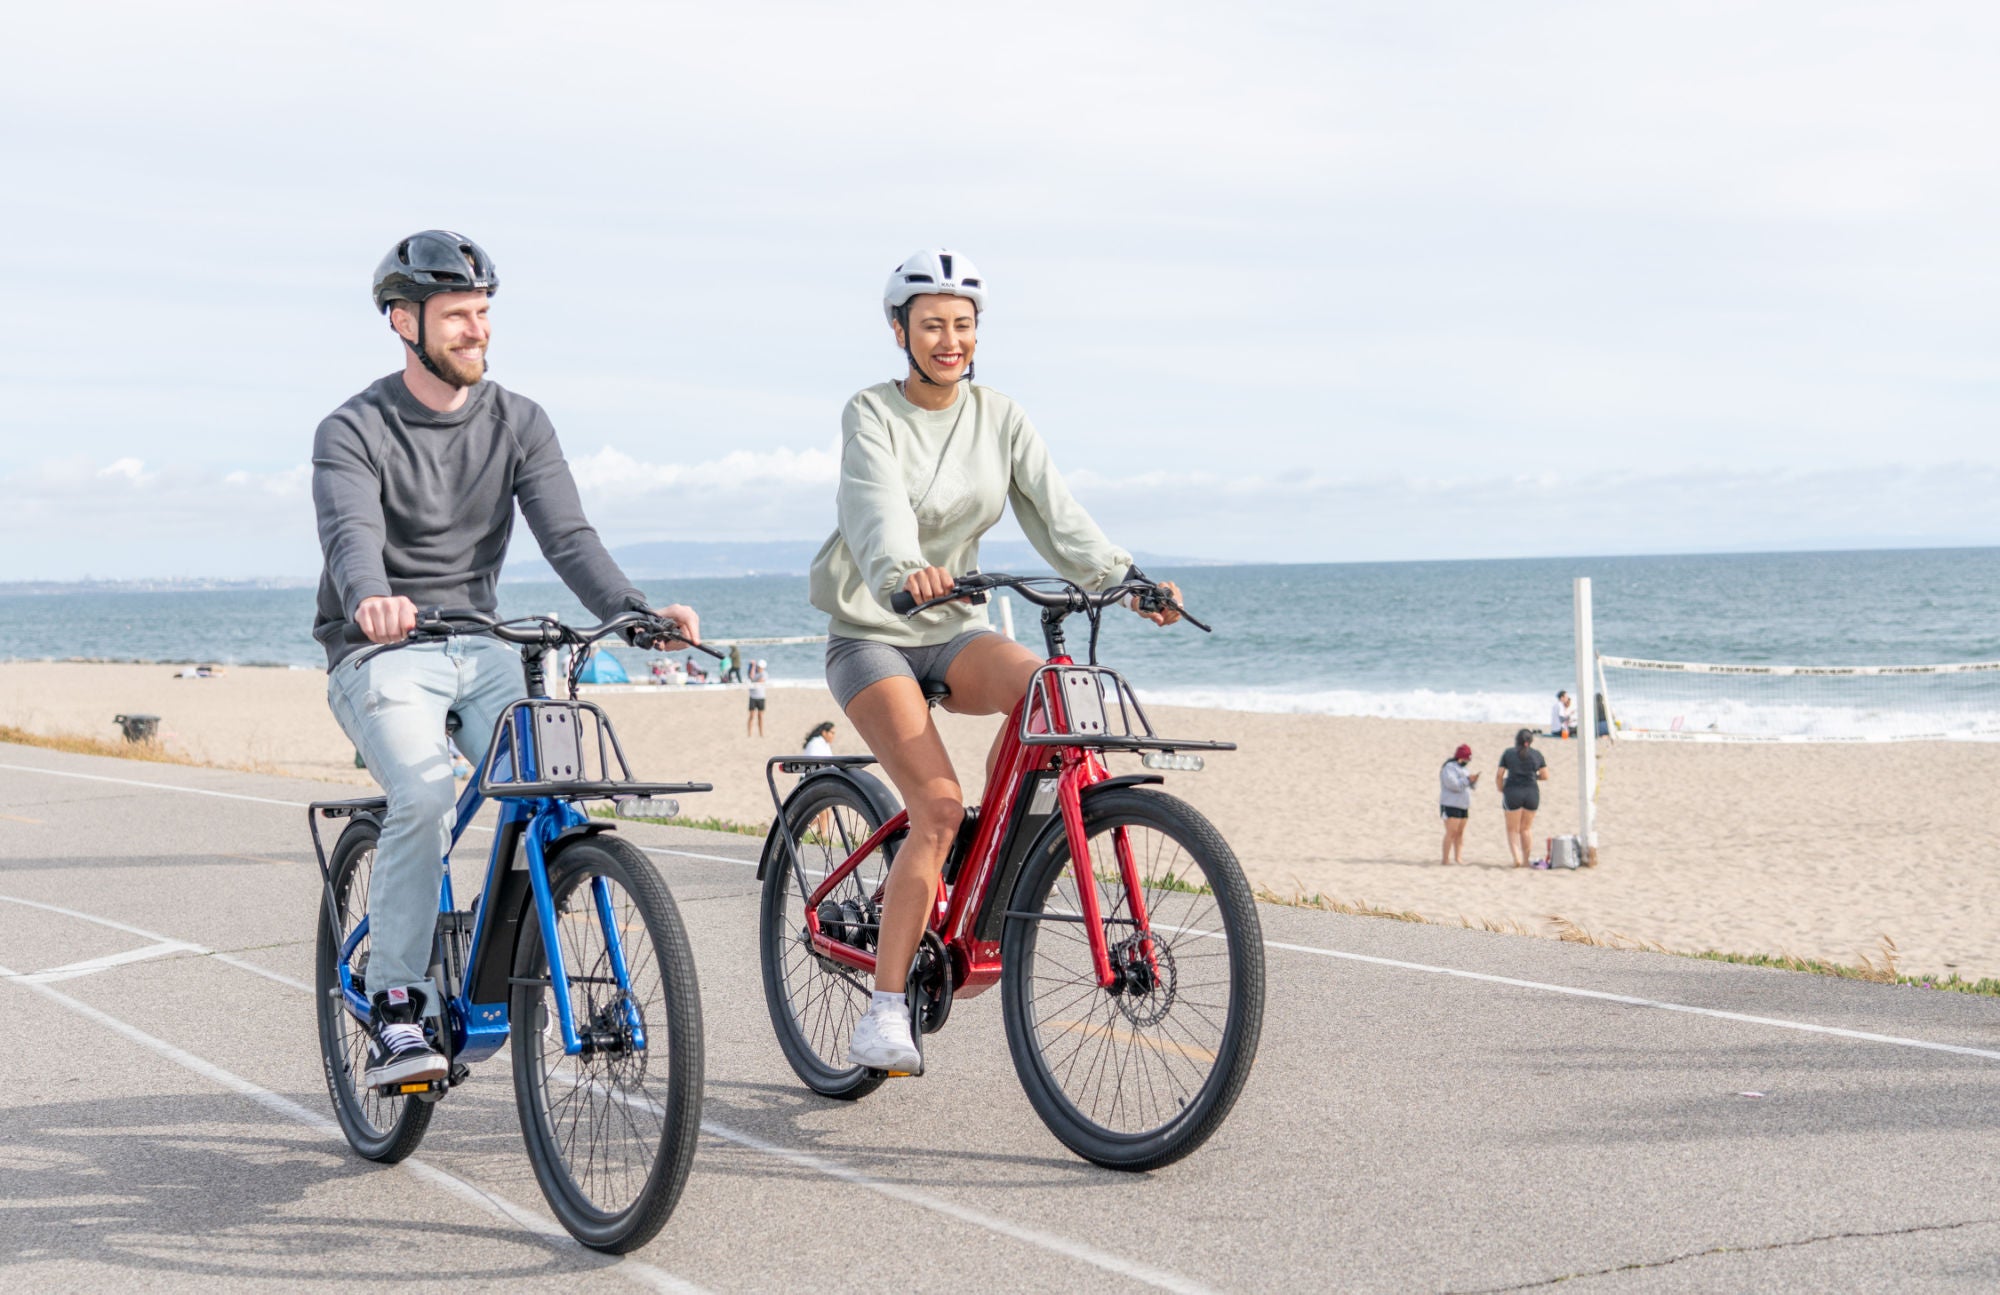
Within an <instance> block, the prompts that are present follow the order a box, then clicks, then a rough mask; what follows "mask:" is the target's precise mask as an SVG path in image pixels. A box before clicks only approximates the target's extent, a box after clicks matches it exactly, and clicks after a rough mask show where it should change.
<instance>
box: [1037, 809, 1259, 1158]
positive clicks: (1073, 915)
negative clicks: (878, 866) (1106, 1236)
mask: <svg viewBox="0 0 2000 1295" xmlns="http://www.w3.org/2000/svg"><path fill="white" fill-rule="evenodd" d="M1083 817H1084V834H1085V838H1086V840H1087V841H1088V843H1089V852H1088V853H1089V857H1088V859H1087V860H1085V861H1084V865H1083V867H1081V868H1079V867H1078V866H1077V862H1076V861H1075V860H1073V859H1072V858H1071V857H1070V848H1069V837H1068V834H1067V833H1066V832H1064V831H1063V830H1062V828H1061V825H1060V821H1058V823H1057V826H1056V827H1055V830H1053V831H1051V832H1049V833H1048V834H1047V835H1046V836H1044V837H1043V838H1042V840H1041V842H1040V843H1039V844H1038V847H1037V848H1036V849H1035V851H1034V853H1033V854H1032V855H1031V856H1030V857H1029V859H1028V861H1027V863H1026V864H1025V865H1024V867H1023V868H1022V871H1021V878H1020V881H1019V882H1018V883H1017V884H1016V887H1015V891H1014V897H1013V902H1012V904H1011V905H1010V908H1009V914H1008V918H1007V924H1006V927H1005V928H1004V931H1003V933H1002V935H1001V943H1000V950H1001V964H1002V971H1001V1009H1002V1014H1003V1016H1004V1018H1005V1020H1006V1023H1007V1047H1008V1050H1009V1051H1010V1052H1011V1053H1012V1054H1013V1057H1014V1069H1015V1071H1016V1072H1017V1073H1018V1074H1019V1075H1020V1077H1021V1085H1022V1087H1023V1088H1025V1089H1026V1090H1027V1093H1028V1100H1029V1101H1030V1102H1032V1103H1033V1104H1034V1107H1035V1112H1036V1113H1037V1114H1038V1115H1040V1116H1041V1117H1042V1120H1043V1122H1044V1123H1046V1124H1047V1125H1048V1126H1049V1130H1050V1131H1051V1132H1052V1133H1054V1134H1055V1135H1056V1137H1057V1138H1058V1139H1060V1140H1061V1141H1062V1143H1063V1145H1064V1146H1066V1147H1068V1148H1069V1149H1070V1150H1072V1151H1074V1152H1076V1153H1077V1154H1078V1155H1080V1156H1082V1157H1083V1158H1084V1159H1086V1160H1090V1161H1093V1162H1095V1163H1097V1164H1100V1165H1104V1166H1105V1167H1107V1168H1111V1169H1127V1170H1144V1169H1157V1168H1159V1167H1160V1166H1161V1165H1166V1164H1171V1163H1173V1162H1174V1161H1176V1160H1178V1159H1180V1158H1181V1157H1182V1156H1185V1155H1187V1154H1188V1153H1189V1152H1190V1151H1193V1150H1194V1149H1195V1148H1196V1147H1198V1146H1200V1145H1201V1144H1202V1143H1203V1142H1205V1141H1207V1140H1208V1138H1209V1136H1210V1135H1211V1134H1213V1133H1214V1132H1215V1130H1216V1129H1217V1128H1218V1127H1219V1126H1220V1125H1221V1124H1222V1121H1223V1118H1224V1117H1225V1116H1227V1115H1228V1114H1229V1108H1230V1107H1231V1106H1232V1105H1234V1104H1235V1102H1236V1098H1237V1095H1238V1094H1239V1093H1241V1092H1242V1091H1243V1084H1244V1081H1245V1080H1247V1079H1248V1078H1249V1076H1250V1066H1251V1063H1252V1062H1254V1061H1255V1060H1256V1057H1257V1037H1258V1034H1259V1032H1260V1031H1261V1029H1262V1027H1263V1019H1264V944H1263V934H1262V931H1261V929H1260V927H1259V924H1258V921H1257V908H1256V902H1255V900H1254V899H1252V897H1251V894H1250V885H1249V883H1248V882H1246V881H1245V880H1244V878H1243V870H1242V868H1241V866H1240V865H1238V863H1237V862H1236V855H1235V854H1234V853H1233V852H1232V851H1231V850H1230V848H1229V845H1228V843H1227V842H1225V841H1224V840H1223V839H1222V837H1221V836H1220V835H1219V834H1218V833H1217V832H1216V830H1215V828H1214V827H1213V826H1212V825H1211V824H1210V823H1209V821H1208V820H1207V819H1205V818H1203V817H1202V816H1201V815H1200V814H1198V813H1196V812H1195V811H1194V810H1193V809H1191V808H1190V807H1189V806H1188V805H1186V804H1185V803H1183V802H1182V801H1179V800H1176V799H1174V798H1173V797H1171V796H1167V795H1163V794H1161V793H1159V792H1155V791H1146V790H1141V789H1139V788H1135V787H1122V788H1117V789H1115V790H1110V791H1105V792H1101V793H1099V794H1097V795H1094V796H1090V797H1088V798H1087V799H1086V800H1085V801H1084V806H1083ZM1121 854H1122V855H1125V856H1126V857H1128V858H1129V859H1130V860H1131V862H1132V864H1133V865H1134V867H1135V869H1136V872H1137V874H1138V878H1139V884H1140V894H1141V897H1142V900H1143V907H1144V909H1145V913H1146V918H1147V926H1148V928H1149V929H1150V932H1151V936H1152V949H1151V951H1150V954H1149V952H1148V950H1147V948H1146V942H1145V940H1144V938H1143V937H1142V936H1141V934H1140V931H1139V928H1138V925H1137V923H1136V921H1135V920H1134V911H1133V905H1132V902H1131V898H1130V896H1129V895H1128V893H1127V891H1126V887H1125V883H1124V880H1123V873H1122V869H1121V865H1120V856H1121ZM1080 886H1092V887H1094V888H1095V889H1096V892H1097V903H1098V907H1099V910H1100V911H1099V917H1100V920H1101V922H1102V924H1103V929H1104V938H1105V943H1106V944H1107V945H1108V946H1109V949H1110V955H1111V965H1112V969H1113V971H1114V973H1115V974H1116V976H1117V981H1116V983H1114V984H1113V985H1112V986H1111V987H1110V988H1109V989H1106V988H1103V987H1102V986H1100V984H1099V983H1098V976H1097V971H1096V966H1095V961H1094V958H1093V956H1092V953H1091V946H1090V940H1089V937H1088V933H1087V932H1086V931H1085V929H1084V919H1083V911H1084V910H1083V905H1082V903H1081V901H1080V898H1079V897H1080V895H1081V891H1080V890H1079V887H1080Z"/></svg>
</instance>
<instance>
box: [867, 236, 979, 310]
mask: <svg viewBox="0 0 2000 1295" xmlns="http://www.w3.org/2000/svg"><path fill="white" fill-rule="evenodd" d="M927 292H936V293H942V294H943V295H945V296H947V297H964V298H965V299H966V300H967V301H969V302H971V303H972V308H973V310H975V311H978V312H980V313H982V314H983V313H985V310H986V281H985V280H984V279H983V278H981V277H980V274H979V267H978V266H976V265H974V264H973V263H972V258H971V257H969V256H960V255H959V254H958V253H957V252H954V251H952V250H951V249H950V248H948V247H930V248H925V249H924V250H923V251H921V252H918V253H916V254H915V255H913V256H910V257H908V258H907V259H905V260H904V262H903V263H902V264H901V265H899V266H897V267H896V268H895V269H893V270H891V271H890V272H889V286H888V287H886V288H884V289H882V313H883V314H884V315H885V316H887V317H888V320H889V322H890V323H892V324H893V323H895V322H896V312H897V311H899V310H901V309H902V308H903V307H904V306H907V305H909V304H910V298H912V297H921V296H923V295H924V294H925V293H927Z"/></svg>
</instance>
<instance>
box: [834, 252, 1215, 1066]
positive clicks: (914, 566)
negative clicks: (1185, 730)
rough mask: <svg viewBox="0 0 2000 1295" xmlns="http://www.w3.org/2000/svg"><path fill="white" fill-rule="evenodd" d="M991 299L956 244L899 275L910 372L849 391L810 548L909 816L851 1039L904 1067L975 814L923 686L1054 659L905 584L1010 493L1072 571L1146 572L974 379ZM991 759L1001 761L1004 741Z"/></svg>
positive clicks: (980, 530) (961, 559)
mask: <svg viewBox="0 0 2000 1295" xmlns="http://www.w3.org/2000/svg"><path fill="white" fill-rule="evenodd" d="M985 306H986V285H985V280H984V278H983V277H982V276H981V275H980V273H979V271H978V269H976V268H975V267H974V266H973V264H972V262H971V261H970V260H968V259H967V258H965V257H964V256H961V255H959V254H957V253H955V252H952V251H950V250H948V249H944V248H938V249H934V250H929V251H923V252H918V253H917V254H916V255H914V256H912V257H910V258H909V259H908V260H906V261H904V262H903V263H902V264H901V265H899V266H897V267H896V269H895V270H894V272H892V273H891V274H890V276H889V284H888V287H887V288H886V289H885V290H884V292H883V297H882V309H883V312H884V313H885V314H886V315H887V316H888V319H889V326H890V329H891V331H892V332H893V333H894V335H895V339H896V344H897V345H898V346H899V347H901V348H902V350H903V354H904V357H905V359H906V360H907V361H908V372H907V373H906V374H905V376H904V377H903V378H901V379H900V380H897V381H893V382H883V383H878V384H876V385H875V386H872V387H869V388H867V389H865V390H863V391H861V392H859V393H858V394H856V395H855V396H854V398H853V399H852V400H850V401H848V402H847V408H846V410H845V411H844V412H843V413H842V415H841V463H840V487H839V492H838V495H837V508H838V517H839V527H838V529H837V530H835V531H834V533H833V535H832V536H830V537H829V538H828V539H827V542H826V544H825V545H824V546H823V547H822V548H821V549H820V551H819V555H818V556H817V557H815V558H814V559H813V565H812V581H811V598H812V604H813V606H815V607H817V608H819V609H820V610H821V611H823V612H826V613H827V614H828V615H829V616H830V617H831V618H832V621H831V625H830V626H829V631H828V638H827V645H826V679H827V685H828V686H829V687H830V688H831V689H832V690H833V695H834V699H835V700H836V701H837V702H839V703H840V706H841V708H842V709H843V710H844V711H846V713H847V717H848V719H849V720H850V721H851V722H852V723H853V725H854V727H855V730H856V731H857V732H858V733H859V734H860V735H861V739H862V740H863V741H864V742H866V743H867V744H868V749H869V750H870V751H872V752H873V753H874V754H875V756H876V758H877V759H879V760H880V761H881V763H882V768H883V770H884V771H885V772H886V773H887V774H888V775H889V780H890V781H891V782H892V783H894V784H895V787H896V790H897V791H898V792H899V793H900V794H901V795H902V798H903V803H904V805H905V806H907V807H908V810H909V815H910V830H909V836H908V838H907V839H906V840H905V841H904V843H903V844H902V846H901V848H900V849H899V850H898V851H897V853H896V859H895V863H894V865H893V866H892V867H891V869H890V872H889V877H888V880H887V882H886V883H885V885H884V888H883V889H884V893H883V900H882V910H881V915H880V922H881V926H880V931H879V935H878V940H877V946H876V974H875V993H874V997H873V1001H872V1002H871V1004H870V1007H869V1010H868V1013H867V1014H866V1015H865V1016H863V1017H862V1019H861V1021H860V1022H859V1023H858V1024H857V1025H856V1026H855V1029H854V1035H853V1038H852V1040H851V1042H850V1044H849V1049H848V1061H849V1062H850V1063H851V1064H853V1065H858V1066H866V1067H869V1068H871V1069H877V1070H886V1071H891V1072H902V1073H911V1072H915V1071H916V1070H917V1069H918V1068H919V1066H920V1064H921V1058H920V1054H919V1053H918V1051H917V1047H916V1043H915V1041H914V1039H913V1038H912V1037H911V1032H910V1015H909V1008H908V1006H907V1003H906V1001H905V999H904V992H905V989H906V987H907V980H908V975H909V968H910V964H911V961H912V959H914V958H915V956H916V952H917V946H918V944H919V942H920V941H921V940H922V938H923V930H924V924H925V921H926V917H927V915H928V913H929V911H930V905H931V903H932V900H933V898H934V897H935V896H936V894H937V887H938V878H939V874H940V872H941V870H942V868H943V865H944V860H945V856H946V854H947V853H948V852H949V850H950V848H951V843H952V841H953V840H954V838H955V837H956V836H957V834H958V830H959V824H960V823H961V822H962V821H963V819H964V817H965V805H964V798H963V793H962V792H961V790H960V787H959V781H958V776H957V773H956V772H955V771H954V770H953V768H952V763H951V758H950V757H949V756H948V755H947V754H946V753H945V749H944V743H943V741H942V740H941V739H940V738H939V737H938V731H937V727H936V726H935V725H934V724H933V723H932V721H931V716H930V709H929V706H928V704H927V702H926V700H925V696H924V686H925V685H926V684H936V683H942V684H944V685H945V686H946V687H948V688H949V689H950V690H951V691H950V695H949V697H948V698H946V699H945V701H944V702H943V705H944V706H945V708H946V709H947V710H951V711H954V712H957V713H959V714H962V715H1004V714H1006V713H1008V712H1009V711H1011V710H1012V709H1013V708H1014V706H1015V705H1016V704H1017V703H1018V702H1019V701H1020V700H1021V698H1022V697H1023V696H1025V695H1026V693H1027V691H1028V686H1029V684H1030V682H1031V681H1032V679H1033V677H1034V674H1035V671H1036V669H1037V668H1039V667H1040V666H1041V665H1042V659H1041V658H1040V657H1038V656H1037V655H1035V654H1034V653H1033V652H1031V651H1029V650H1028V649H1027V648H1025V647H1022V646H1021V645H1020V644H1018V643H1015V642H1013V641H1011V640H1009V639H1007V638H1004V637H1002V636H1001V635H999V634H996V633H994V632H993V630H991V629H990V628H988V626H987V621H986V611H985V608H983V607H977V606H973V605H970V604H968V603H966V602H964V601H957V602H950V603H945V604H942V605H940V606H938V607H934V608H931V609H930V610H928V611H924V612H920V613H918V614H917V615H915V616H910V617H904V616H899V615H897V614H895V613H894V612H893V611H891V610H890V605H889V601H890V598H891V597H892V596H893V595H895V594H896V593H899V592H907V593H909V594H910V595H911V596H912V597H913V598H914V599H915V600H916V601H917V602H919V603H921V602H925V601H928V600H929V599H932V598H938V597H942V596H944V595H947V594H949V593H950V592H951V590H952V582H953V579H954V578H955V577H956V576H957V575H959V574H962V573H965V572H969V571H975V570H977V569H978V567H979V540H980V537H981V536H983V535H985V534H986V532H987V531H988V530H990V529H992V527H993V526H994V524H995V523H997V522H998V521H999V520H1000V517H1001V514H1002V513H1003V512H1004V511H1005V509H1006V505H1007V504H1008V503H1009V502H1010V501H1011V502H1012V504H1013V506H1014V516H1015V518H1016V520H1018V521H1019V523H1020V525H1021V529H1022V531H1024V532H1025V533H1026V534H1027V537H1028V540H1029V542H1030V543H1032V544H1033V545H1034V546H1035V551H1036V552H1038V553H1040V554H1041V555H1042V557H1043V558H1044V559H1046V560H1047V561H1048V563H1049V565H1050V566H1051V567H1053V568H1054V569H1055V570H1056V571H1057V572H1059V573H1060V574H1062V575H1063V576H1065V577H1067V578H1069V579H1071V580H1074V581H1076V582H1077V583H1078V584H1080V585H1082V586H1084V587H1085V588H1087V589H1092V590H1097V589H1103V588H1106V587H1107V586H1110V585H1113V584H1116V583H1117V582H1119V581H1120V580H1123V579H1125V578H1126V576H1127V574H1128V573H1129V572H1132V571H1133V566H1132V556H1131V554H1129V553H1127V552H1126V551H1125V550H1123V549H1121V548H1119V547H1117V546H1116V545H1114V544H1112V543H1111V542H1110V541H1109V540H1108V539H1106V538H1105V536H1104V533H1103V532H1102V531H1101V530H1099V529H1098V527H1097V524H1096V523H1095V522H1093V521H1092V520H1091V519H1090V515H1089V514H1088V513H1086V512H1085V511H1084V510H1083V508H1082V506H1081V505H1079V504H1078V503H1077V502H1076V500H1075V499H1074V498H1073V497H1072V496H1071V495H1070V492H1069V490H1068V488H1067V487H1066V486H1065V485H1064V484H1063V481H1062V478H1061V476H1059V475H1058V474H1057V472H1056V469H1055V465H1054V463H1053V462H1051V461H1050V458H1049V452H1048V448H1047V447H1046V446H1045V445H1044V444H1043V443H1042V438H1041V436H1040V435H1039V434H1037V433H1036V431H1035V429H1034V426H1033V425H1032V424H1030V423H1029V422H1028V419H1027V416H1026V415H1025V414H1023V413H1022V412H1021V407H1020V406H1019V405H1016V404H1015V403H1014V402H1013V401H1012V400H1010V399H1008V398H1007V397H1006V396H1003V395H1001V394H1000V393H999V392H997V391H994V390H993V389H992V388H990V387H982V386H975V385H974V384H973V382H972V361H973V352H974V350H975V348H976V346H977V344H978V328H979V315H980V312H981V311H983V310H984V309H985ZM1162 587H1163V588H1165V589H1167V590H1168V591H1169V592H1170V593H1171V594H1172V595H1173V597H1174V598H1175V600H1176V601H1177V600H1178V598H1179V591H1178V590H1176V589H1174V588H1173V586H1171V585H1165V586H1162ZM1134 610H1137V608H1136V607H1135V608H1134ZM1139 614H1140V615H1142V616H1145V617H1146V619H1148V620H1150V621H1152V622H1154V623H1155V624H1159V625H1167V624H1171V623H1173V622H1174V621H1176V620H1178V619H1179V613H1178V612H1176V611H1174V610H1172V609H1171V608H1169V609H1167V610H1164V611H1158V612H1140V613H1139ZM996 745H997V744H996ZM987 764H988V773H989V775H990V773H991V768H992V756H991V754H989V755H988V761H987Z"/></svg>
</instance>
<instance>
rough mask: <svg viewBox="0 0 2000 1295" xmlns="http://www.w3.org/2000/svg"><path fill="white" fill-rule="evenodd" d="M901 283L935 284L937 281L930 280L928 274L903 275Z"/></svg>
mask: <svg viewBox="0 0 2000 1295" xmlns="http://www.w3.org/2000/svg"><path fill="white" fill-rule="evenodd" d="M903 282H904V283H936V282H937V280H936V279H933V278H932V277H931V276H930V275H928V274H906V275H904V276H903Z"/></svg>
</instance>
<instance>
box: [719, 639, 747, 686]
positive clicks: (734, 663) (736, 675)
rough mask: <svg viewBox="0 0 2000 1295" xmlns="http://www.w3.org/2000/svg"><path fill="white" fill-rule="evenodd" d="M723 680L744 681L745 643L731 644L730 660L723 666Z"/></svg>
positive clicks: (728, 681)
mask: <svg viewBox="0 0 2000 1295" xmlns="http://www.w3.org/2000/svg"><path fill="white" fill-rule="evenodd" d="M722 682H724V683H742V682H743V645H742V644H740V643H731V644H730V645H729V660H728V661H727V662H725V663H724V664H723V667H722Z"/></svg>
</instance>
